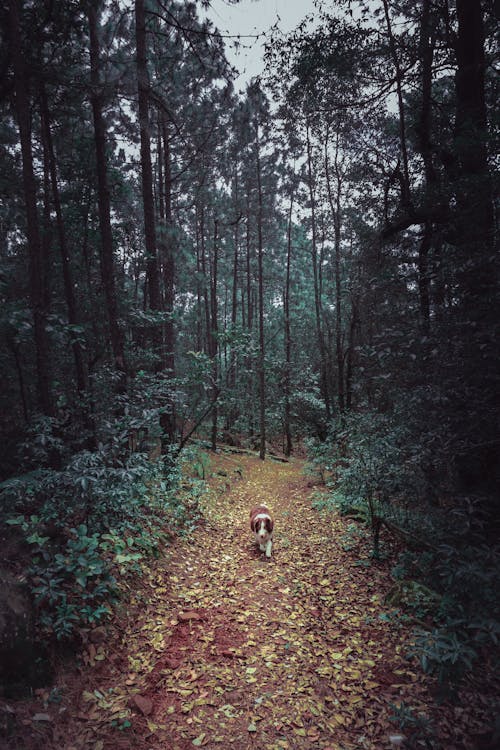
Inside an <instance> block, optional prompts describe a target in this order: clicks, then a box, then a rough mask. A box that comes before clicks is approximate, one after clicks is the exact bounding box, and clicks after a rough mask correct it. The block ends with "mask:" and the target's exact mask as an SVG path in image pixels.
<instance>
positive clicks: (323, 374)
mask: <svg viewBox="0 0 500 750" xmlns="http://www.w3.org/2000/svg"><path fill="white" fill-rule="evenodd" d="M306 136H307V182H308V189H309V199H310V203H311V260H312V267H313V282H314V310H315V315H316V335H317V337H318V348H319V353H320V378H321V380H320V382H321V391H322V396H323V400H324V402H325V409H326V417H327V419H330V417H331V405H330V389H329V384H328V376H327V356H326V345H325V337H324V333H323V323H322V310H321V307H322V305H321V291H320V280H319V270H318V255H317V253H318V249H317V245H318V243H317V228H316V198H315V195H314V179H313V170H312V148H311V139H310V129H309V123H307V126H306Z"/></svg>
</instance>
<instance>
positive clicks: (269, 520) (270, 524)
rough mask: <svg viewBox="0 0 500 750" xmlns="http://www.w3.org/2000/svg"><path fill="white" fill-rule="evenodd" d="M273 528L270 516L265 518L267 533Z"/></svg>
mask: <svg viewBox="0 0 500 750" xmlns="http://www.w3.org/2000/svg"><path fill="white" fill-rule="evenodd" d="M272 530H273V522H272V519H271V518H266V531H267V533H268V534H270V533H271V531H272Z"/></svg>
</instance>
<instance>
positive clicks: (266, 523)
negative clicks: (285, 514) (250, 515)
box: [252, 514, 273, 544]
mask: <svg viewBox="0 0 500 750" xmlns="http://www.w3.org/2000/svg"><path fill="white" fill-rule="evenodd" d="M252 528H253V531H254V532H255V535H256V536H257V538H258V540H259V542H260V543H261V544H264V543H265V542H267V540H268V539H269V538H270V536H271V533H272V530H273V522H272V519H271V518H270V516H268V515H264V514H261V515H258V516H257V517H256V518H255V519H254V522H253V524H252Z"/></svg>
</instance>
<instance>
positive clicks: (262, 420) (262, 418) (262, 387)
mask: <svg viewBox="0 0 500 750" xmlns="http://www.w3.org/2000/svg"><path fill="white" fill-rule="evenodd" d="M256 157H257V158H256V168H257V190H258V206H259V208H258V212H257V261H258V274H259V428H260V447H259V456H260V458H261V460H262V461H263V460H264V459H265V457H266V374H265V369H264V360H265V343H264V270H263V256H264V247H263V240H262V213H263V203H262V180H261V165H260V143H259V133H258V126H257V154H256Z"/></svg>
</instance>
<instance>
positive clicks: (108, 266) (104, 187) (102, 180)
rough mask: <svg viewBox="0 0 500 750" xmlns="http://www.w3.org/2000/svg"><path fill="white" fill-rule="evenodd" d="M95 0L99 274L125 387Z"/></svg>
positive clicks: (93, 38) (92, 8)
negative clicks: (99, 236)
mask: <svg viewBox="0 0 500 750" xmlns="http://www.w3.org/2000/svg"><path fill="white" fill-rule="evenodd" d="M96 5H97V4H96V3H93V2H90V3H89V5H88V22H89V35H90V83H91V94H90V99H91V103H92V113H93V118H94V138H95V150H96V168H97V203H98V209H99V227H100V233H101V247H100V258H101V278H102V285H103V288H104V295H105V298H106V308H107V314H108V321H109V329H110V336H111V348H112V351H113V357H114V362H115V368H116V370H117V372H118V373H119V374H120V382H119V384H118V390H119V391H123V390H124V389H125V387H126V368H125V356H124V345H123V334H122V331H121V330H120V326H119V324H118V304H117V297H116V283H115V260H114V252H113V233H112V230H111V209H110V197H109V185H108V175H107V159H106V125H105V122H104V116H103V113H102V107H103V84H102V83H101V75H100V64H101V62H100V42H99V21H98V13H97V7H96Z"/></svg>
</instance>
